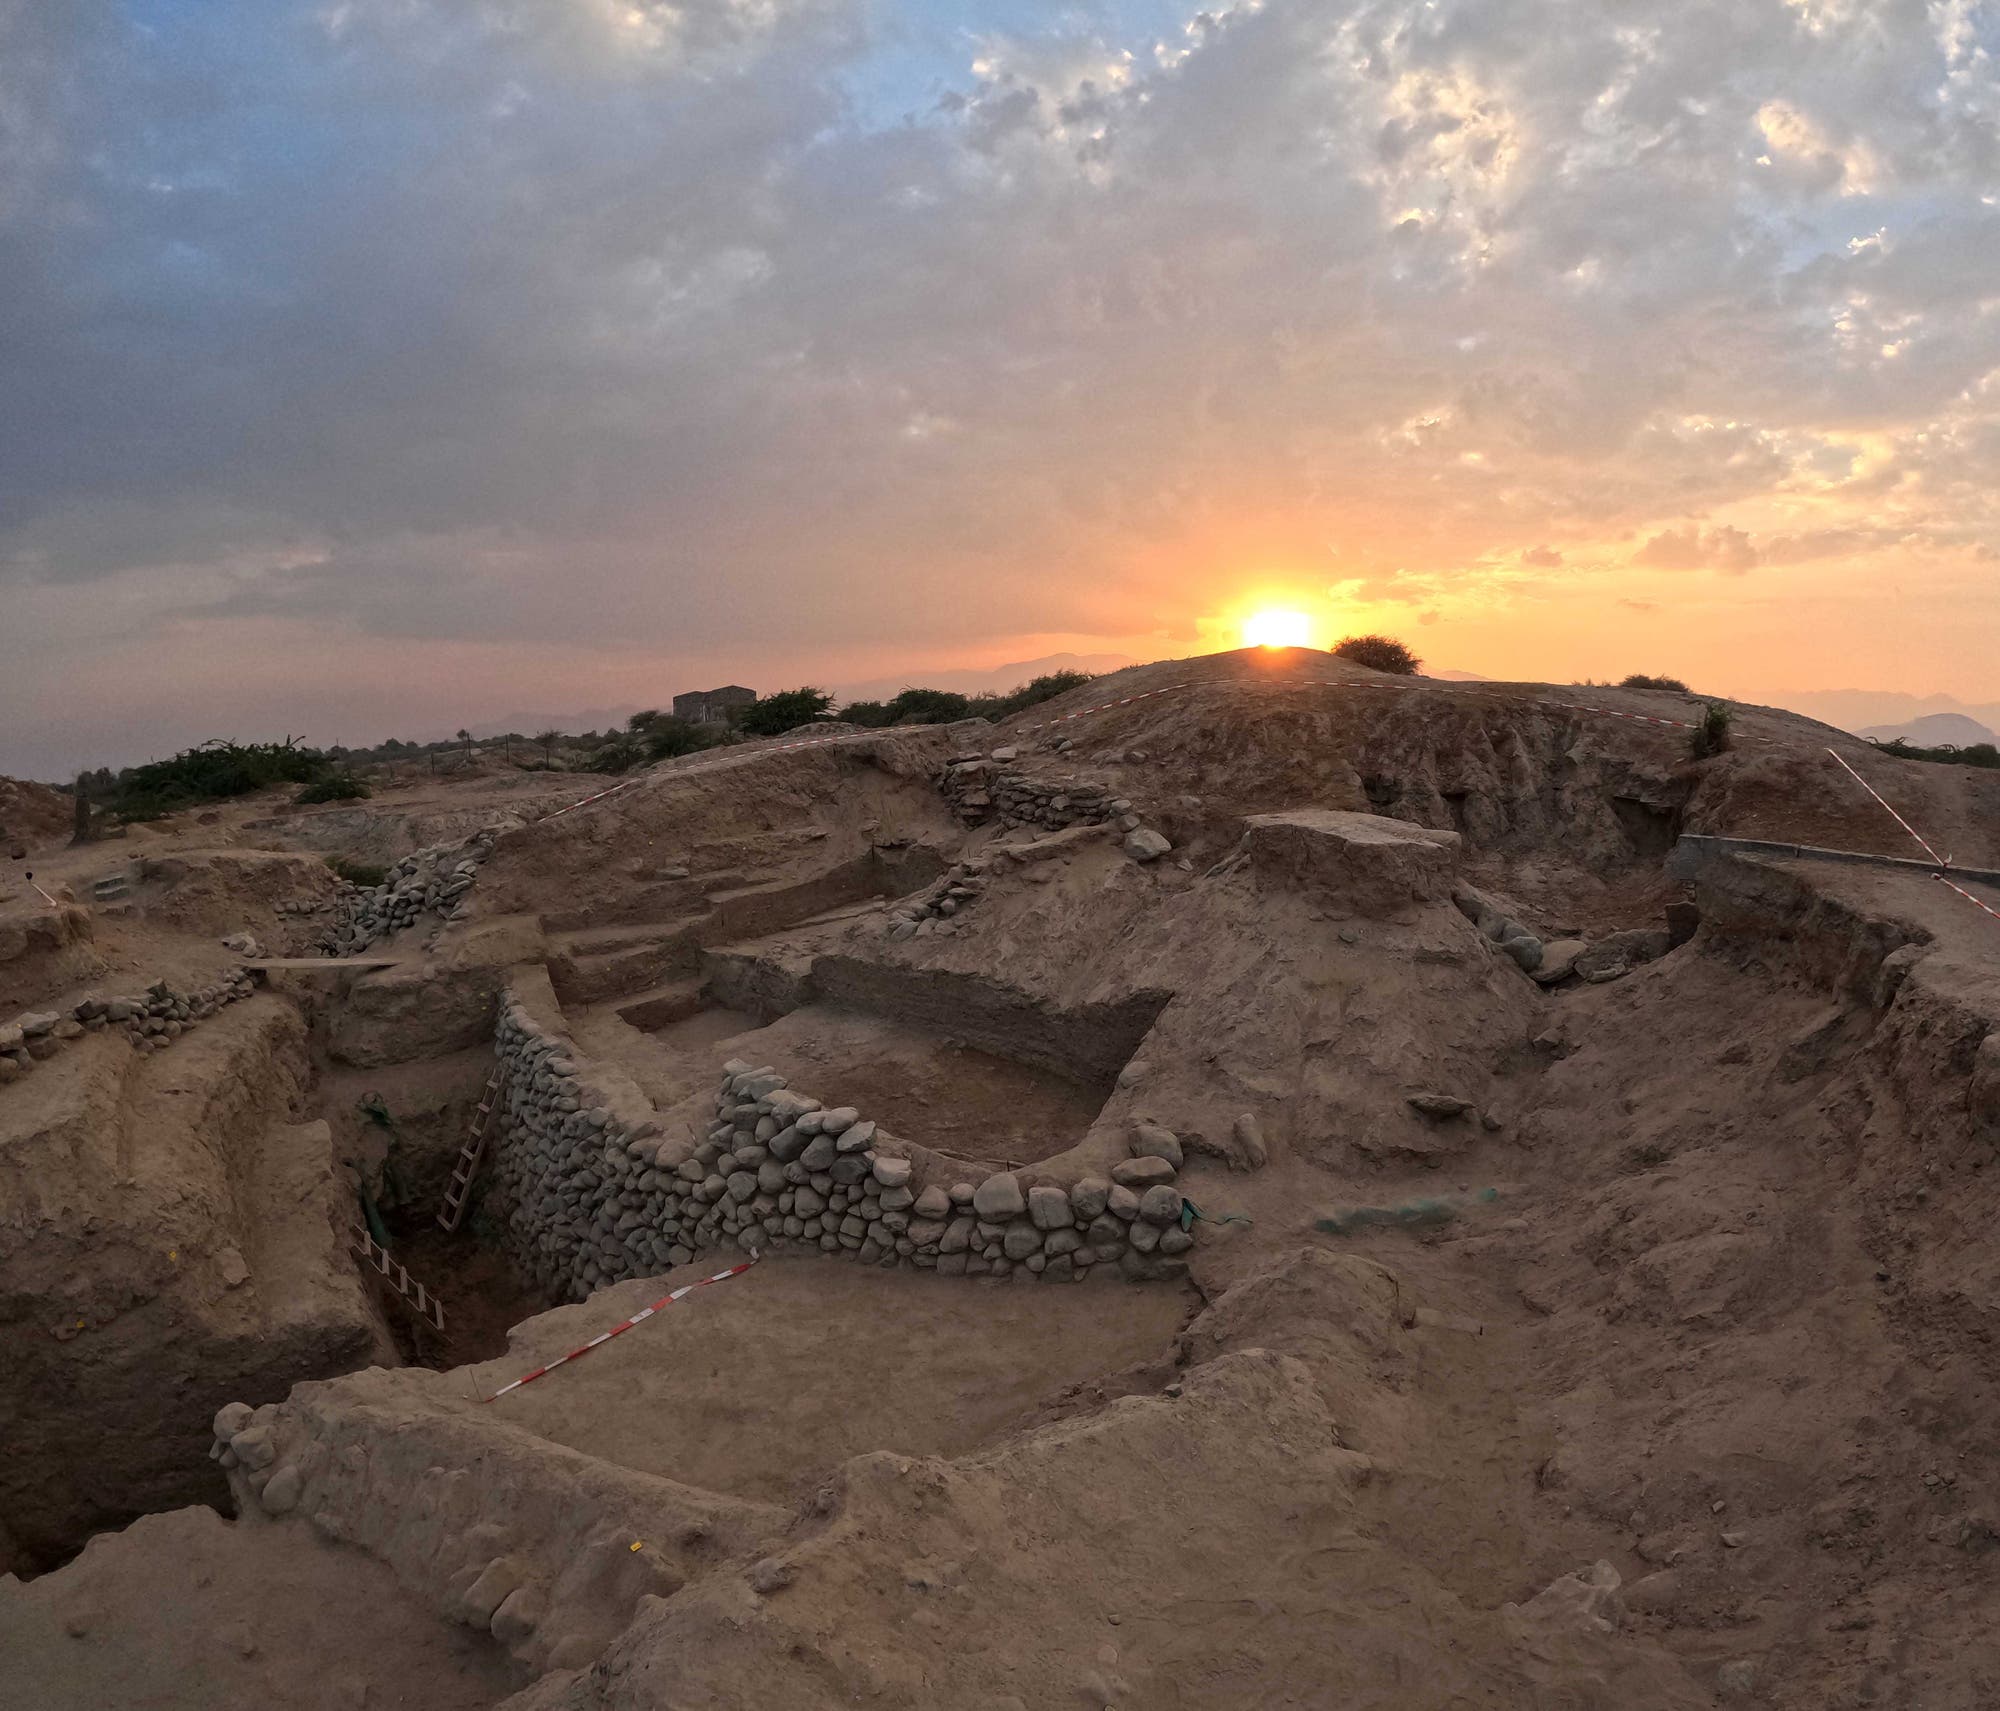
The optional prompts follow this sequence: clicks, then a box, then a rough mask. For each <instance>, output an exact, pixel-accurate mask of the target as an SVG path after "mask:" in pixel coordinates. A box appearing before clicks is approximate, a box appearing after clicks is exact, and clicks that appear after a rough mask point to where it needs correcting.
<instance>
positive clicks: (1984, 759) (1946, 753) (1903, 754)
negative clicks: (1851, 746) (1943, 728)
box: [1875, 737, 2000, 767]
mask: <svg viewBox="0 0 2000 1711" xmlns="http://www.w3.org/2000/svg"><path fill="white" fill-rule="evenodd" d="M1875 746H1876V747H1877V748H1878V749H1880V750H1881V751H1882V752H1883V753H1884V754H1885V755H1894V756H1895V757H1896V758H1897V759H1898V760H1925V761H1931V762H1933V763H1935V764H1936V765H1939V766H1985V767H2000V749H1997V748H1995V747H1994V746H1993V745H1992V744H1991V743H1967V744H1966V745H1965V747H1964V748H1959V747H1957V746H1956V745H1955V744H1952V743H1940V744H1938V746H1937V747H1936V748H1928V749H1927V748H1921V747H1919V746H1918V745H1917V744H1915V743H1906V742H1904V741H1903V739H1902V738H1901V737H1892V738H1890V740H1889V741H1888V742H1886V743H1877V744H1876V745H1875Z"/></svg>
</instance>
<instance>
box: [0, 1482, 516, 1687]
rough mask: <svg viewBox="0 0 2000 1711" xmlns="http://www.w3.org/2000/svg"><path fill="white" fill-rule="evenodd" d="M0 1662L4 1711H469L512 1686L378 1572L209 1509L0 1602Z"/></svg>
mask: <svg viewBox="0 0 2000 1711" xmlns="http://www.w3.org/2000/svg"><path fill="white" fill-rule="evenodd" d="M0 1660H4V1661H0V1707H5V1711H99V1708H101V1707H104V1706H110V1705H119V1706H131V1707H134V1708H137V1707H142V1706H143V1707H145V1708H146V1711H271V1708H272V1707H275V1706H285V1707H296V1708H298V1711H377V1708H381V1711H389V1708H391V1707H408V1708H409V1711H482V1708H483V1707H485V1706H489V1705H495V1704H497V1703H499V1701H501V1700H502V1699H504V1698H506V1697H507V1695H508V1694H509V1693H510V1692H512V1691H513V1689H514V1688H515V1687H517V1686H519V1685H520V1676H519V1672H518V1671H517V1670H516V1669H515V1667H514V1666H513V1665H512V1664H511V1663H510V1662H509V1661H508V1659H507V1658H506V1656H505V1655H504V1654H503V1653H502V1652H501V1651H500V1649H499V1648H498V1647H497V1646H495V1645H494V1644H493V1642H492V1641H491V1640H490V1639H489V1638H487V1637H486V1636H485V1635H483V1634H477V1633H475V1632H473V1631H472V1630H471V1629H467V1628H459V1627H454V1626H452V1625H451V1624H448V1623H445V1622H442V1621H440V1620H439V1619H438V1618H437V1617H435V1616H433V1615H431V1614H430V1613H428V1612H427V1611H423V1610H420V1609H418V1608H417V1607H416V1606H414V1605H413V1604H412V1603H411V1602H410V1601H409V1599H408V1598H406V1597H404V1596H402V1595H401V1593H400V1591H399V1589H398V1587H397V1585H396V1581H395V1577H394V1575H392V1574H391V1573H390V1572H389V1570H388V1569H386V1568H384V1567H383V1566H382V1565H381V1564H380V1563H379V1562H376V1561H374V1560H372V1559H371V1558H369V1557H366V1556H363V1555H362V1554H361V1553H359V1552H358V1551H343V1550H339V1549H337V1548H334V1547H329V1546H324V1545H314V1544H313V1543H311V1542H310V1538H309V1535H302V1534H301V1533H299V1532H298V1531H297V1530H295V1529H292V1528H278V1527H273V1526H269V1525H262V1524H259V1523H257V1522H249V1523H245V1524H241V1525H232V1524H231V1523H229V1522H227V1521H225V1520H223V1519H222V1517H221V1516H219V1515H217V1514H216V1513H215V1512H214V1511H213V1510H209V1509H180V1510H175V1511H173V1512H172V1513H170V1514H164V1515H148V1516H146V1517H145V1518H143V1519H142V1520H139V1521H135V1522H134V1523H133V1524H132V1525H131V1526H130V1527H128V1528H127V1529H126V1530H125V1531H124V1532H122V1533H117V1534H111V1535H107V1536H105V1537H103V1538H100V1539H98V1540H96V1541H95V1542H94V1543H93V1544H92V1545H91V1547H90V1549H89V1550H87V1551H85V1552H84V1554H83V1555H82V1556H81V1557H80V1558H79V1559H78V1560H77V1561H76V1563H75V1564H74V1565H73V1566H72V1567H71V1568H70V1569H69V1570H68V1571H67V1572H66V1573H64V1574H62V1575H61V1576H49V1577H45V1578H43V1579H41V1580H38V1581H35V1582H34V1583H32V1584H31V1585H29V1586H28V1587H26V1588H17V1589H16V1590H15V1591H14V1592H13V1593H12V1594H11V1595H9V1596H0Z"/></svg>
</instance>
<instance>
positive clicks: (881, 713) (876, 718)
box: [840, 701, 893, 726]
mask: <svg viewBox="0 0 2000 1711" xmlns="http://www.w3.org/2000/svg"><path fill="white" fill-rule="evenodd" d="M840 716H841V718H843V719H844V720H846V721H847V723H848V724H850V725H866V726H873V725H886V724H889V723H890V722H891V720H892V718H893V715H892V714H891V713H890V711H889V703H888V702H886V701H850V702H848V704H847V705H846V706H845V707H843V708H841V710H840Z"/></svg>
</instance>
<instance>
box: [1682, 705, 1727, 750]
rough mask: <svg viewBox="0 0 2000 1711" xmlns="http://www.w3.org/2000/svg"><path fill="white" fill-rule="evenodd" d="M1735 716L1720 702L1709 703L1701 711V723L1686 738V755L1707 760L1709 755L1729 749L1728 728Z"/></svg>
mask: <svg viewBox="0 0 2000 1711" xmlns="http://www.w3.org/2000/svg"><path fill="white" fill-rule="evenodd" d="M1735 718H1736V715H1735V714H1734V713H1732V712H1731V711H1730V710H1729V709H1728V708H1727V707H1725V706H1723V704H1722V703H1721V702H1720V701H1711V702H1709V704H1708V705H1707V706H1706V707H1704V708H1703V709H1702V711H1701V723H1700V724H1698V725H1696V726H1695V728H1694V731H1693V733H1692V734H1691V735H1690V736H1689V737H1688V753H1689V754H1691V755H1693V756H1694V758H1695V759H1696V760H1707V759H1708V757H1709V756H1710V755H1719V754H1721V753H1722V751H1723V750H1724V749H1726V748H1728V747H1729V727H1730V725H1731V724H1732V723H1733V722H1734V721H1735Z"/></svg>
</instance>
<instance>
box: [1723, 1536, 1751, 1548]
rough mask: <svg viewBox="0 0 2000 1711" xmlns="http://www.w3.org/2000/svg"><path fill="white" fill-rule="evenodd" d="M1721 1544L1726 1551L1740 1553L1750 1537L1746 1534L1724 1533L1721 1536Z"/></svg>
mask: <svg viewBox="0 0 2000 1711" xmlns="http://www.w3.org/2000/svg"><path fill="white" fill-rule="evenodd" d="M1722 1542H1723V1545H1724V1546H1725V1547H1726V1548H1727V1549H1729V1550H1732V1551H1740V1550H1741V1549H1742V1548H1743V1547H1744V1546H1745V1545H1747V1544H1748V1543H1749V1542H1750V1535H1749V1534H1748V1533H1724V1534H1723V1535H1722Z"/></svg>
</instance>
